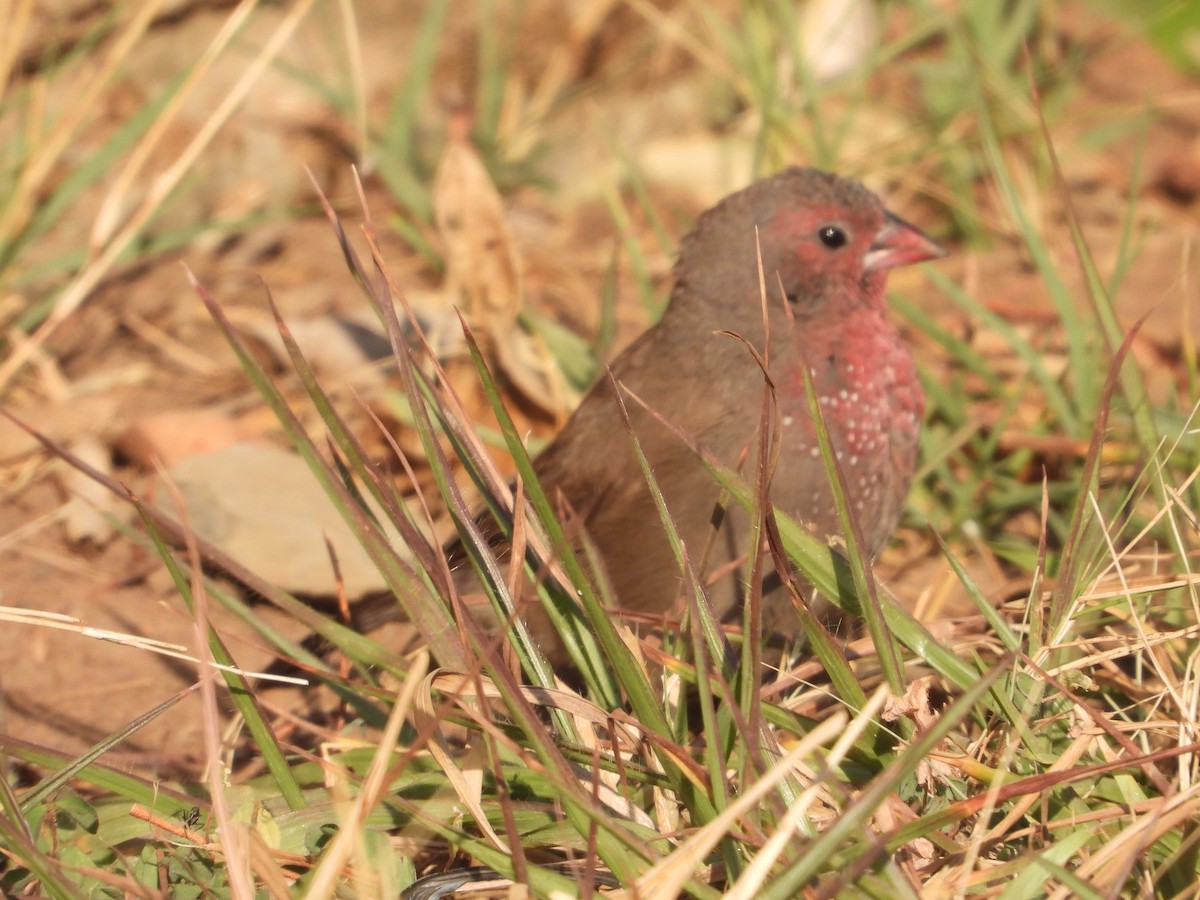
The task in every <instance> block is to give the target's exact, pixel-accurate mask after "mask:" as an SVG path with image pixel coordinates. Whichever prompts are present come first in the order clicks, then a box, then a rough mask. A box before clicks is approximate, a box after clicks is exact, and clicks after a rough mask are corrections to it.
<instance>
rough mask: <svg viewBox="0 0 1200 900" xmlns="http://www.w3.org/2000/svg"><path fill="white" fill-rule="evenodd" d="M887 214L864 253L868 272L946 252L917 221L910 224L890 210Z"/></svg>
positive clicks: (939, 255) (932, 257)
mask: <svg viewBox="0 0 1200 900" xmlns="http://www.w3.org/2000/svg"><path fill="white" fill-rule="evenodd" d="M884 217H885V219H884V225H883V228H881V229H879V233H878V234H876V235H875V240H874V241H872V242H871V249H869V250H868V251H867V253H866V255H865V256H864V257H863V268H864V269H865V270H866V271H867V272H884V271H886V270H888V269H894V268H896V267H897V266H909V265H912V264H913V263H919V262H925V260H928V259H940V258H941V257H943V256H945V255H946V251H945V250H944V249H942V246H941V245H940V244H938V243H937V242H936V241H934V240H932V239H931V238H929V237H928V236H927V235H926V234H925V233H924V232H923V231H921V229H919V228H917V227H916V226H915V225H909V224H908V223H907V222H905V221H904V220H903V219H902V218H900V217H899V216H897V215H893V214H892V213H890V212H884Z"/></svg>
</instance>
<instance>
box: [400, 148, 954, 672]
mask: <svg viewBox="0 0 1200 900" xmlns="http://www.w3.org/2000/svg"><path fill="white" fill-rule="evenodd" d="M760 249H761V259H762V271H763V274H764V276H765V283H766V291H767V309H768V314H767V330H766V332H765V331H764V324H763V317H762V316H763V313H762V292H761V289H760V281H759V251H760ZM942 253H943V251H942V250H941V248H940V247H938V245H937V244H935V243H933V242H932V241H931V240H929V239H928V238H927V237H925V236H924V235H923V234H922V233H921V232H920V231H918V230H917V229H915V228H913V227H912V226H910V225H908V224H906V223H905V222H903V221H901V220H900V219H898V218H896V217H895V216H892V215H891V214H890V213H888V212H886V211H885V210H884V208H883V206H882V205H881V203H880V202H879V200H878V198H877V197H876V196H875V195H874V194H872V193H871V192H870V191H868V190H867V189H866V188H864V187H863V186H862V185H860V184H858V183H857V182H853V181H848V180H846V179H842V178H838V177H836V176H834V175H830V174H827V173H825V172H821V171H818V170H816V169H801V168H791V169H787V170H785V171H783V172H780V173H779V174H777V175H775V176H773V177H770V178H767V179H764V180H762V181H759V182H757V183H755V184H752V185H751V186H749V187H747V188H745V189H744V190H742V191H739V192H737V193H735V194H733V195H731V196H730V197H728V198H726V199H725V200H724V201H722V202H721V203H719V204H718V205H717V206H715V207H713V208H712V209H710V210H708V211H707V212H705V213H704V214H703V215H701V216H700V218H699V220H698V222H697V223H696V227H695V229H694V230H693V231H692V232H691V234H689V235H688V236H687V237H686V238H684V240H683V242H682V245H681V247H680V252H679V261H678V263H677V265H676V267H675V279H676V283H675V287H674V290H673V291H672V293H671V299H670V303H669V305H668V308H667V310H666V312H665V314H664V315H663V317H662V319H661V321H660V322H659V323H658V324H657V325H655V326H654V327H653V328H651V329H650V330H649V331H647V332H646V333H645V334H643V335H642V336H641V338H639V339H638V340H637V341H636V342H634V343H633V344H632V345H631V346H630V347H629V348H628V349H626V350H625V351H624V352H623V353H622V354H621V355H620V356H619V357H618V358H617V359H616V360H615V361H614V362H613V364H612V367H611V368H612V373H613V375H614V377H615V378H616V380H617V381H618V382H620V383H621V384H622V385H624V387H625V388H627V389H628V390H629V391H630V392H632V393H633V394H635V395H636V396H637V397H639V398H641V400H642V401H644V402H645V403H646V404H647V405H648V406H649V407H650V408H651V409H654V410H656V411H657V412H658V413H659V414H660V415H661V416H663V417H664V418H665V419H666V420H668V421H670V422H672V423H673V424H674V425H676V426H678V427H679V428H681V429H682V430H683V431H684V432H686V433H688V434H689V435H691V436H692V437H693V438H694V439H695V440H696V441H697V442H699V444H701V445H702V446H703V447H705V448H706V449H707V450H708V451H709V452H711V453H712V454H714V455H715V456H716V457H717V459H719V460H721V461H722V462H723V463H725V464H726V465H734V464H735V463H736V462H737V460H738V458H739V457H740V456H741V455H742V453H743V452H744V451H745V449H746V448H747V447H750V446H753V445H754V442H755V441H756V439H757V435H758V430H759V427H760V417H761V410H762V392H763V374H762V370H761V369H760V367H759V364H758V363H757V362H756V361H755V359H754V357H753V356H752V354H751V352H750V351H749V349H748V348H747V347H746V345H745V343H743V342H742V341H739V340H736V339H734V338H732V337H730V336H729V334H727V333H725V332H736V333H737V334H739V335H741V336H742V337H743V338H744V339H745V341H746V342H748V343H749V344H750V345H751V346H753V347H755V348H756V349H757V350H758V352H759V354H761V355H762V356H764V357H765V358H767V359H768V360H769V373H770V378H771V381H772V383H773V384H774V385H775V392H776V401H777V403H778V410H779V423H780V428H781V444H780V455H779V459H778V464H777V466H776V468H775V472H774V477H773V481H772V483H771V486H770V496H771V500H772V501H773V503H774V504H775V506H776V507H777V508H778V509H780V510H782V511H784V512H786V513H787V514H789V515H791V516H793V517H794V518H796V519H798V520H800V521H802V522H804V523H806V524H807V525H808V526H810V527H811V528H812V530H813V531H814V532H815V533H817V534H819V535H822V536H826V535H828V536H832V535H837V534H840V533H841V525H840V523H839V519H838V515H837V510H836V508H835V506H834V503H833V500H832V498H831V493H830V488H829V483H828V476H827V474H826V471H825V468H824V465H823V463H822V460H821V457H820V453H819V450H818V447H817V440H816V435H815V430H814V425H813V422H812V419H811V417H810V415H809V410H808V400H807V397H806V394H805V389H804V381H803V376H802V373H801V368H800V365H801V363H800V359H801V353H802V354H803V358H805V359H807V360H808V362H809V365H810V367H811V369H812V375H813V380H814V384H815V387H816V390H817V392H818V394H819V397H820V403H821V404H822V408H823V413H824V416H825V419H826V422H827V425H828V427H829V430H830V437H831V440H832V443H833V445H834V448H835V449H836V451H837V454H838V457H839V460H840V465H841V468H842V472H843V473H844V476H845V480H846V487H847V490H848V494H849V498H850V501H851V504H852V505H853V507H854V512H855V515H856V516H857V520H858V522H859V523H860V525H861V528H862V532H863V535H864V539H865V541H866V545H867V546H866V550H867V551H868V552H869V553H870V554H871V555H872V556H873V555H874V554H876V553H877V552H878V551H879V549H880V548H881V547H882V546H883V544H884V542H885V541H886V540H887V539H888V537H889V536H890V535H891V533H892V530H893V528H894V527H895V525H896V522H897V520H898V519H899V517H900V514H901V511H902V509H903V505H904V500H905V497H906V495H907V493H908V488H909V484H910V482H911V480H912V475H913V471H914V468H915V465H916V458H917V442H918V437H919V429H920V423H921V418H922V414H923V409H924V397H923V394H922V391H921V386H920V384H919V382H918V380H917V375H916V370H915V368H914V365H913V360H912V357H911V355H910V353H909V351H908V348H907V347H906V346H905V345H904V344H903V342H902V341H901V339H900V336H899V334H898V333H897V331H896V329H895V328H894V327H893V326H892V324H891V323H890V321H889V320H888V316H887V310H886V298H885V282H886V278H887V271H888V270H889V269H891V268H894V267H896V266H901V265H907V264H910V263H914V262H919V261H922V260H927V259H932V258H935V257H938V256H941V255H942ZM781 291H782V294H783V295H784V296H785V297H786V300H785V299H784V297H782V296H781ZM785 304H786V307H787V308H785ZM789 309H790V317H791V318H794V325H793V324H792V322H790V321H789V312H788V310H789ZM767 332H769V346H767V343H768V341H767V337H768V334H767ZM797 347H798V348H799V350H800V353H798V352H797ZM628 407H629V410H630V413H631V416H632V420H633V427H634V430H635V433H636V434H637V436H638V439H639V442H640V443H641V446H642V448H643V449H644V451H645V453H646V455H647V457H648V459H649V461H650V463H651V465H652V466H653V469H654V474H655V478H656V479H657V482H658V484H659V486H660V487H661V489H662V492H663V495H664V497H665V499H666V503H667V505H668V507H669V509H670V512H671V516H672V519H673V520H674V522H675V523H676V525H677V527H678V529H679V532H680V535H681V537H682V539H683V541H684V542H685V544H686V545H687V547H688V550H689V554H690V555H691V557H692V558H693V560H698V559H699V558H700V556H701V555H702V553H703V551H704V548H705V547H706V545H707V544H708V543H709V542H710V541H714V543H713V544H712V546H711V549H710V551H709V555H708V561H707V570H708V571H710V572H711V571H715V570H718V569H722V568H724V569H725V570H727V574H726V575H724V576H723V577H721V578H720V579H718V580H717V581H716V582H715V583H714V584H713V585H712V587H711V596H712V599H713V603H714V606H715V608H716V612H717V614H718V615H720V616H727V615H728V614H729V613H731V612H732V611H734V610H736V608H737V605H738V602H739V600H740V598H741V594H742V589H743V587H744V580H745V576H746V573H745V572H744V571H743V567H741V566H739V565H738V563H737V561H738V560H741V559H743V558H744V555H745V553H746V547H745V546H744V541H745V539H746V532H747V525H746V523H747V517H746V516H745V514H743V513H742V512H741V511H740V510H738V509H733V510H731V511H730V514H729V515H727V516H726V518H725V520H724V523H723V524H722V526H721V528H720V531H719V533H718V534H717V536H716V537H715V539H714V537H713V528H712V524H711V523H712V520H713V512H714V508H715V504H716V501H717V498H718V494H719V489H718V487H717V486H716V485H715V484H714V482H713V480H712V478H711V476H710V475H709V474H708V472H707V471H706V470H705V468H704V467H703V466H702V465H701V464H700V463H699V462H698V461H697V460H696V458H695V455H694V454H693V453H692V451H691V450H689V449H688V447H687V446H686V445H685V444H684V443H683V442H681V441H680V440H679V438H678V437H677V436H675V435H673V434H672V433H671V432H670V431H669V430H668V429H667V428H666V427H664V426H663V425H662V424H661V423H660V422H658V421H656V420H655V419H654V418H653V417H652V416H651V415H649V414H648V413H647V412H646V411H645V410H644V409H642V408H641V407H640V406H639V405H638V404H637V403H633V402H630V403H629V404H628ZM536 469H537V473H538V476H539V480H540V482H541V484H542V485H543V487H544V488H545V489H546V491H547V492H548V493H549V494H550V495H551V496H552V497H555V496H557V497H559V498H561V500H562V501H564V503H565V506H566V507H567V508H569V509H570V510H573V511H574V512H575V513H577V514H578V516H579V518H580V519H581V520H582V525H583V526H584V527H585V528H586V534H587V537H588V539H589V540H590V542H591V543H592V544H593V545H594V547H595V548H596V549H598V550H599V552H600V555H601V557H602V558H603V563H604V576H605V578H606V579H607V581H608V583H609V584H610V585H611V587H612V588H613V590H614V593H615V596H616V599H617V601H618V603H619V604H620V606H621V607H623V608H625V609H627V610H630V611H636V612H638V613H647V614H664V613H669V612H670V611H672V610H673V609H674V608H675V605H676V603H677V600H678V598H679V596H680V583H681V578H680V574H679V570H678V567H677V565H676V562H675V559H674V557H673V555H672V553H671V550H670V547H669V545H668V542H667V538H666V535H665V533H664V531H663V528H662V525H661V523H660V521H659V519H658V515H657V512H656V510H655V506H654V503H653V501H652V498H651V495H650V492H649V489H648V486H647V484H646V481H645V479H644V478H643V475H642V472H641V470H640V468H639V467H638V465H637V462H636V459H635V457H634V454H633V451H632V449H631V447H630V442H629V438H628V435H627V433H626V431H625V428H624V426H623V424H622V422H621V419H620V416H619V413H618V409H617V405H616V402H615V399H614V397H613V393H612V388H611V385H610V384H608V383H607V382H606V380H601V381H600V382H599V383H597V384H596V385H595V386H594V387H593V388H592V389H591V391H590V392H589V393H588V394H587V395H586V396H585V397H584V399H583V401H582V403H581V404H580V406H579V408H578V409H577V410H576V411H575V413H574V414H573V415H572V416H571V418H570V420H569V421H568V422H567V424H566V425H565V427H564V428H563V429H562V431H561V432H560V433H559V434H558V436H557V437H556V438H555V439H554V441H553V442H552V443H551V444H550V446H549V447H548V448H547V449H546V450H545V451H544V452H543V453H542V454H541V456H539V457H538V459H537V461H536ZM579 524H580V523H579V522H576V523H575V527H578V526H579ZM459 572H460V575H461V577H460V578H459V587H460V589H461V590H462V591H463V592H465V593H471V592H474V591H478V582H476V581H474V574H473V573H472V572H469V571H468V570H467V569H465V568H464V569H460V570H459ZM528 593H529V596H530V597H532V593H533V592H532V591H530V592H528ZM779 593H781V592H779ZM781 599H784V601H785V602H775V603H771V604H769V605H768V619H767V623H766V625H767V628H769V629H771V630H775V631H778V632H782V633H785V634H788V633H791V632H792V631H794V630H795V629H796V628H797V627H798V620H797V619H796V617H795V614H794V612H793V611H792V610H791V606H790V603H788V602H786V598H781ZM525 602H530V601H529V598H525ZM533 602H534V603H536V601H533ZM391 606H392V609H395V608H396V606H395V603H394V601H393V602H392V604H391ZM527 618H528V620H529V622H530V625H531V628H532V630H533V632H534V634H535V635H536V636H537V638H538V639H539V641H540V642H541V643H542V645H543V649H544V650H545V651H546V652H547V653H548V655H549V656H550V657H551V658H552V659H553V660H556V661H557V660H561V656H562V654H561V648H560V647H559V646H558V643H557V640H556V639H555V637H554V635H553V632H552V630H551V629H550V627H549V625H548V624H547V623H546V621H545V618H544V615H542V614H541V611H540V609H537V608H536V607H533V608H531V609H530V612H529V615H528V616H527Z"/></svg>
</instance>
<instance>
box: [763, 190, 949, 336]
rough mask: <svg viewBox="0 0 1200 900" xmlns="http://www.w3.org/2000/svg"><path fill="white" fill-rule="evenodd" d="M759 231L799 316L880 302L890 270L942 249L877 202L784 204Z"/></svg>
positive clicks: (767, 259) (767, 256)
mask: <svg viewBox="0 0 1200 900" xmlns="http://www.w3.org/2000/svg"><path fill="white" fill-rule="evenodd" d="M763 235H764V236H763V237H762V238H761V240H762V244H763V263H764V266H766V268H767V270H768V276H769V275H770V274H771V273H770V269H771V268H774V270H775V272H777V273H778V276H779V279H780V280H781V281H782V282H783V287H784V291H785V293H786V294H787V296H788V299H789V300H791V301H792V304H793V307H794V308H795V310H796V312H797V314H799V315H803V314H804V313H805V312H806V311H808V310H812V311H815V308H816V307H820V306H822V305H824V303H828V302H831V301H832V302H839V303H848V304H852V305H853V304H856V303H862V302H866V303H867V304H881V303H882V302H883V287H884V281H885V278H886V272H887V270H888V269H892V268H895V267H896V266H903V265H909V264H911V263H915V262H921V261H924V260H927V259H934V258H936V257H939V256H943V255H944V252H945V251H943V250H942V248H941V247H939V246H938V245H937V244H935V243H934V242H933V241H931V240H930V239H929V238H928V237H926V236H925V235H924V234H922V233H921V232H920V231H919V230H918V229H916V228H914V227H913V226H912V225H909V224H908V223H907V222H905V221H903V220H902V219H900V218H898V217H897V216H894V215H892V214H891V213H888V212H886V211H884V210H883V209H882V208H880V207H877V206H868V207H864V208H857V209H848V208H846V207H844V206H838V205H835V204H818V205H811V206H805V207H799V208H797V207H790V208H785V209H782V210H780V211H779V212H778V213H776V215H775V217H774V218H773V219H772V220H771V222H770V224H769V225H768V226H767V227H766V228H765V229H764V230H763ZM772 238H775V239H772ZM768 248H771V249H774V250H775V251H776V252H775V253H770V252H768Z"/></svg>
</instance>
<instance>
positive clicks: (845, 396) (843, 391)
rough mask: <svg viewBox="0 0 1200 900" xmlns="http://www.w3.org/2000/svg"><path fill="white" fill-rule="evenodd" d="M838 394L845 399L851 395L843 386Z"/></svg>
mask: <svg viewBox="0 0 1200 900" xmlns="http://www.w3.org/2000/svg"><path fill="white" fill-rule="evenodd" d="M838 396H839V397H841V398H842V399H843V400H845V399H846V398H847V397H848V396H849V395H848V394H847V393H846V389H845V388H842V389H841V390H840V391H838Z"/></svg>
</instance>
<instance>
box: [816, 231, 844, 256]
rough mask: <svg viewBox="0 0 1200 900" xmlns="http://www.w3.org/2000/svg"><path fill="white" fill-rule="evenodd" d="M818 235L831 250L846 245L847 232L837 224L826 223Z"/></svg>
mask: <svg viewBox="0 0 1200 900" xmlns="http://www.w3.org/2000/svg"><path fill="white" fill-rule="evenodd" d="M817 237H819V238H820V239H821V243H822V244H824V245H825V246H826V247H828V248H829V249H830V250H837V249H838V248H839V247H844V246H846V241H847V240H848V238H847V237H846V232H845V231H844V230H843V229H841V228H838V227H837V226H836V225H825V226H823V227H822V228H821V229H820V230H819V231H818V232H817Z"/></svg>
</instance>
